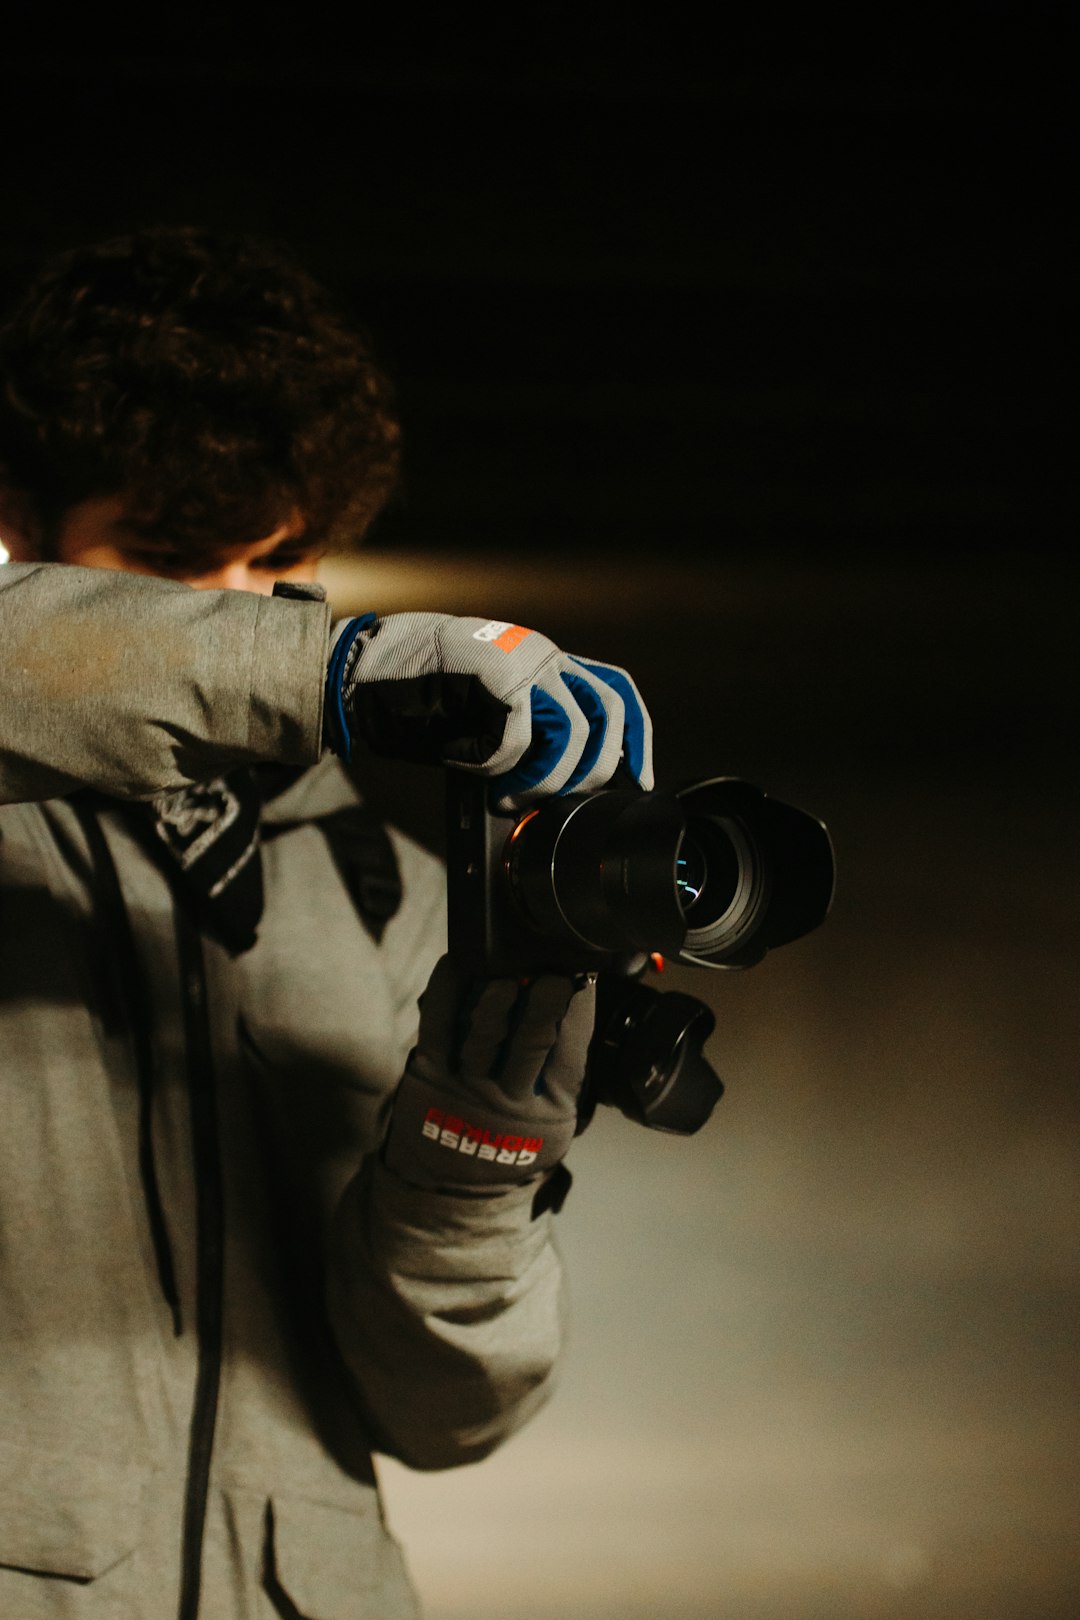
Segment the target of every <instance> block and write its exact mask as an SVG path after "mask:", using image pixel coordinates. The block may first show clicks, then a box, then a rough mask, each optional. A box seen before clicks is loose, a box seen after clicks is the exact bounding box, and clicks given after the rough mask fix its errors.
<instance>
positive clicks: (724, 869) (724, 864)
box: [675, 816, 739, 928]
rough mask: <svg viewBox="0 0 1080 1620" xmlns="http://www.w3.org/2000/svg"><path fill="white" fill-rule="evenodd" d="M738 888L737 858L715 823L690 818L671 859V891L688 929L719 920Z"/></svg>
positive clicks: (718, 825) (732, 846) (724, 834)
mask: <svg viewBox="0 0 1080 1620" xmlns="http://www.w3.org/2000/svg"><path fill="white" fill-rule="evenodd" d="M738 887H739V856H738V853H737V851H736V849H735V846H734V845H733V844H732V841H731V839H730V838H729V837H728V835H727V833H726V832H725V831H724V829H723V827H722V826H721V824H720V823H719V822H716V821H713V820H709V819H707V818H706V817H704V816H694V817H693V818H692V819H691V820H690V821H689V823H688V824H687V828H686V831H685V832H684V834H683V836H682V840H681V841H680V844H679V849H678V853H677V855H676V857H675V889H676V893H677V895H678V900H679V908H680V910H681V911H682V914H683V916H684V918H685V919H686V923H687V927H689V928H705V927H707V926H708V925H709V923H711V922H715V921H716V919H717V918H718V917H721V916H723V914H724V912H725V911H727V909H728V907H729V906H730V905H731V902H732V900H734V898H735V895H736V893H737V892H738Z"/></svg>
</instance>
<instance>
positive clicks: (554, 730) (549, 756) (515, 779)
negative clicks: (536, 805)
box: [494, 686, 572, 798]
mask: <svg viewBox="0 0 1080 1620" xmlns="http://www.w3.org/2000/svg"><path fill="white" fill-rule="evenodd" d="M529 706H530V710H531V714H532V742H531V743H530V744H529V746H528V748H527V749H526V751H525V754H524V755H523V757H522V758H521V759H520V760H519V762H518V763H517V764H516V765H515V766H514V769H513V770H512V771H507V772H506V773H505V775H503V776H497V777H495V778H494V783H495V786H496V788H497V789H498V792H499V795H500V797H502V798H509V797H510V796H511V795H512V794H517V793H527V792H528V790H529V789H530V788H534V787H535V786H536V784H537V782H542V781H543V780H544V778H545V777H546V776H548V775H550V773H551V771H552V770H553V769H554V767H555V766H556V765H557V764H558V762H559V760H560V759H561V758H562V756H563V754H564V753H565V752H566V745H567V743H568V742H569V741H570V732H571V729H572V728H571V722H570V716H569V714H568V713H567V712H566V710H565V709H564V708H563V706H562V704H561V703H559V702H558V700H557V699H556V698H554V697H552V695H551V693H550V692H545V691H544V689H543V687H541V686H534V687H533V688H532V691H531V692H530V694H529Z"/></svg>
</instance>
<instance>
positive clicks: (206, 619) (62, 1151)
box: [0, 565, 559, 1620]
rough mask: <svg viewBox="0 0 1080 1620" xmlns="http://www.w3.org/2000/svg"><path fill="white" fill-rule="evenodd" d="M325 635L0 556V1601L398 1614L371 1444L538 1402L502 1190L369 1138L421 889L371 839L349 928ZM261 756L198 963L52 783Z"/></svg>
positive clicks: (408, 1040) (534, 1248)
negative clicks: (241, 908)
mask: <svg viewBox="0 0 1080 1620" xmlns="http://www.w3.org/2000/svg"><path fill="white" fill-rule="evenodd" d="M328 633H329V610H328V609H327V607H326V606H325V605H324V604H319V603H310V602H296V601H289V600H281V599H267V598H263V597H257V596H252V595H248V594H245V593H241V592H231V591H223V592H197V591H191V590H189V589H187V588H186V587H184V586H176V585H171V584H169V583H167V582H163V581H160V580H153V579H144V578H141V577H138V576H131V575H125V574H115V573H107V572H99V571H88V570H82V569H76V568H68V567H62V566H51V567H50V566H38V565H27V566H15V565H7V566H5V567H3V568H0V804H2V805H3V808H0V1620H35V1617H42V1620H61V1617H63V1620H68V1617H71V1620H89V1617H91V1616H92V1617H94V1620H104V1617H106V1616H109V1617H112V1616H116V1617H119V1616H123V1617H124V1620H176V1617H177V1616H178V1615H183V1620H193V1617H194V1615H195V1613H196V1612H197V1613H198V1615H199V1616H200V1617H202V1620H256V1617H260V1620H261V1617H268V1616H281V1615H286V1616H290V1615H295V1614H300V1615H302V1616H306V1617H308V1620H345V1617H346V1616H350V1617H357V1620H360V1617H366V1616H371V1617H380V1620H398V1617H404V1616H412V1615H414V1614H415V1613H416V1605H415V1599H414V1597H413V1595H412V1593H411V1590H410V1588H409V1585H408V1581H407V1578H406V1576H405V1573H404V1569H403V1565H402V1560H401V1556H400V1553H399V1550H398V1548H397V1546H396V1544H395V1543H394V1542H393V1540H392V1539H391V1538H390V1537H389V1536H388V1535H387V1532H386V1530H385V1528H384V1526H383V1522H382V1516H381V1512H380V1505H379V1499H378V1493H377V1488H376V1482H375V1476H374V1471H373V1467H372V1461H371V1452H372V1449H373V1448H375V1449H379V1450H384V1451H387V1452H389V1453H392V1454H393V1455H396V1456H398V1457H400V1458H402V1459H403V1460H404V1461H405V1462H407V1463H409V1464H411V1465H412V1466H414V1467H418V1468H441V1467H446V1466H451V1465H454V1464H457V1463H462V1462H468V1461H470V1460H472V1459H475V1458H479V1457H481V1456H483V1455H485V1454H486V1453H487V1452H488V1451H490V1450H491V1449H492V1448H493V1447H494V1446H495V1445H497V1444H498V1443H499V1442H500V1441H501V1440H502V1439H504V1438H505V1436H506V1435H507V1434H508V1433H510V1432H511V1431H512V1430H513V1429H514V1428H515V1427H517V1426H518V1425H519V1424H520V1423H521V1422H523V1421H524V1420H525V1419H526V1418H527V1417H528V1416H529V1415H530V1414H531V1413H532V1412H533V1411H534V1410H535V1409H536V1407H537V1406H538V1405H539V1404H540V1402H541V1401H542V1399H543V1396H544V1388H545V1381H546V1379H547V1377H548V1374H549V1372H550V1368H551V1365H552V1362H553V1360H554V1357H555V1353H556V1349H557V1344H558V1337H559V1309H558V1266H557V1262H556V1259H555V1255H554V1252H553V1249H552V1246H551V1242H550V1233H549V1227H548V1217H547V1216H546V1215H540V1216H538V1217H536V1218H533V1214H532V1197H531V1191H530V1190H529V1189H524V1190H522V1191H521V1192H520V1193H514V1194H509V1195H506V1196H504V1197H495V1198H486V1199H454V1198H449V1197H443V1196H441V1195H438V1194H431V1193H422V1192H419V1191H417V1190H415V1189H413V1188H410V1187H407V1186H405V1185H404V1184H403V1183H400V1182H398V1181H396V1180H395V1179H394V1178H393V1177H391V1176H390V1175H389V1173H388V1172H387V1171H385V1170H384V1169H383V1168H382V1167H381V1165H380V1164H379V1163H378V1161H377V1160H376V1159H375V1158H373V1157H372V1150H373V1149H374V1148H375V1146H376V1145H377V1143H378V1141H379V1138H380V1133H381V1130H382V1126H383V1122H384V1118H385V1112H386V1107H387V1104H388V1100H389V1098H390V1096H391V1094H392V1091H393V1088H394V1086H395V1083H396V1081H397V1079H398V1077H399V1075H400V1072H401V1069H402V1065H403V1062H404V1059H405V1056H406V1054H407V1052H408V1050H409V1048H410V1046H411V1044H412V1041H413V1039H414V1035H415V1027H416V1001H417V997H418V995H419V993H420V991H421V990H422V988H423V985H424V983H425V981H426V979H427V976H428V973H429V971H430V969H431V967H432V965H433V963H434V961H435V959H436V957H437V956H438V954H439V953H440V951H441V949H442V948H443V939H444V928H445V920H444V910H443V907H444V901H443V893H444V886H443V879H442V871H441V868H440V867H439V865H438V863H437V862H436V861H435V860H434V859H433V858H432V857H431V856H430V855H428V854H427V853H426V852H424V851H423V850H421V849H420V848H418V847H417V846H416V845H415V844H413V843H411V842H410V841H409V840H408V839H406V838H405V837H403V836H402V835H400V834H397V833H393V834H392V840H393V847H394V851H395V854H396V857H397V862H398V867H399V871H400V875H401V878H402V883H403V898H402V903H401V905H400V907H399V909H398V911H397V913H396V914H395V915H394V916H393V917H392V919H391V920H390V921H389V923H388V924H387V925H386V927H385V930H384V931H383V933H382V935H381V938H380V939H379V940H378V941H376V939H375V938H374V937H373V935H372V933H371V932H369V930H368V929H367V928H366V927H365V926H364V923H363V920H362V918H361V917H360V916H358V913H357V910H356V908H355V907H354V905H353V903H352V901H351V900H350V898H349V896H348V894H347V893H346V891H345V889H344V887H343V885H342V883H341V881H340V878H339V876H338V872H337V870H336V868H335V865H334V860H333V857H332V853H331V849H330V845H329V844H328V841H327V839H326V837H325V836H324V835H323V831H322V830H320V824H321V823H323V822H324V820H325V818H326V817H328V816H330V815H333V814H334V813H335V812H338V811H340V810H341V809H342V808H343V807H346V806H349V805H352V804H355V803H357V797H358V796H357V794H356V791H355V789H354V787H353V786H352V784H351V782H350V780H349V779H348V777H347V776H346V775H345V773H344V772H343V771H342V770H341V769H340V767H339V766H338V764H337V762H336V761H335V760H333V759H332V758H330V757H329V756H326V757H323V758H321V759H320V751H321V740H320V739H321V704H322V686H323V677H324V671H325V661H326V648H327V640H328ZM255 761H279V762H285V763H291V764H294V765H298V766H309V767H311V768H310V769H308V770H307V771H306V772H304V773H302V774H301V775H300V776H299V777H298V779H297V780H296V781H295V782H294V784H293V785H292V786H291V787H289V788H287V789H286V791H285V792H283V793H282V794H281V795H280V796H279V797H278V798H276V799H273V800H272V801H271V802H270V803H269V805H268V806H267V808H266V810H265V812H264V844H263V862H264V876H265V884H266V906H265V911H264V915H263V920H262V923H261V926H260V930H259V939H258V943H257V944H256V945H255V946H254V948H253V949H251V950H250V951H248V952H247V953H245V954H243V955H240V956H238V957H235V958H234V957H232V956H230V955H229V954H228V952H226V951H225V950H224V949H223V948H222V947H220V946H217V945H215V943H214V942H213V940H211V939H205V940H203V941H202V942H201V957H202V962H201V964H200V962H199V960H198V957H199V950H198V946H196V947H194V950H195V955H194V956H193V955H192V949H193V948H192V946H191V943H190V937H189V936H190V934H191V930H190V928H186V927H185V926H179V927H178V921H177V917H176V915H175V907H174V901H173V897H172V890H171V889H170V886H169V883H168V880H167V878H166V876H165V875H164V873H163V870H162V867H161V865H160V862H159V861H158V860H157V859H156V858H155V857H154V855H153V853H152V851H151V850H150V849H149V847H148V845H147V843H146V841H145V840H143V839H142V838H140V836H139V835H138V832H137V829H136V827H135V826H134V824H133V823H134V818H133V817H132V815H131V814H130V812H129V811H128V810H126V809H125V807H124V806H123V804H122V803H114V804H113V805H111V806H109V805H104V806H102V805H101V804H100V801H98V807H97V809H96V811H95V814H94V825H96V827H98V828H100V832H101V835H102V837H103V840H104V846H103V847H104V851H105V852H106V854H105V855H103V847H102V845H101V843H100V841H98V843H97V844H95V839H94V838H93V837H91V836H89V835H88V832H87V814H86V810H85V807H84V808H82V809H80V804H82V803H83V799H84V796H83V795H82V794H81V793H80V792H79V790H80V789H82V788H85V787H90V788H92V789H96V790H97V791H98V793H100V794H105V795H107V796H109V798H110V799H112V800H114V801H123V800H125V799H135V798H139V797H146V796H149V795H151V794H154V793H156V792H159V791H161V790H163V789H166V788H173V787H178V786H182V785H184V784H185V783H190V782H192V781H202V780H206V779H208V778H210V777H213V776H214V775H216V774H217V773H219V772H221V771H223V770H226V769H229V768H231V767H234V766H236V765H238V764H241V763H244V762H255ZM433 791H437V784H436V783H435V781H434V780H433ZM103 861H105V864H106V866H107V867H108V868H111V870H112V871H113V872H114V873H115V874H116V877H117V878H118V880H119V881H118V891H119V892H118V893H117V892H116V890H115V889H114V890H113V891H112V892H111V893H110V892H106V891H107V890H108V884H107V883H105V881H104V876H103ZM117 908H119V910H118V909H117ZM124 917H126V919H127V921H126V924H124V922H123V919H124ZM124 927H126V928H127V929H128V935H127V940H128V946H129V948H130V949H131V950H132V951H133V952H134V957H135V962H136V965H137V977H139V978H140V979H141V983H142V989H141V995H142V997H143V1000H144V1003H145V1006H146V1008H147V1009H148V1010H149V1019H148V1021H147V1023H148V1027H149V1030H150V1050H149V1054H148V1052H147V1050H143V1051H142V1053H141V1054H140V1051H139V1039H140V1035H139V1031H138V1030H137V1029H133V1027H132V1018H131V1017H130V1016H129V1015H127V1014H129V1013H130V988H131V987H130V984H125V982H124V981H125V962H124V957H123V953H122V951H121V950H120V948H119V942H118V933H119V934H122V933H123V931H124ZM185 938H187V939H188V943H187V944H186V945H185V943H184V941H185ZM133 971H134V970H133ZM147 1071H149V1072H150V1074H151V1075H152V1088H151V1089H150V1091H149V1094H147V1091H146V1087H145V1084H144V1083H141V1082H140V1075H142V1076H143V1081H145V1075H146V1072H147ZM148 1180H152V1181H153V1183H154V1189H153V1193H154V1196H153V1198H151V1197H150V1196H149V1195H148ZM155 1216H156V1220H155ZM163 1255H167V1257H168V1261H169V1264H170V1265H171V1268H172V1272H173V1276H174V1281H175V1295H176V1309H175V1312H174V1311H173V1310H171V1309H170V1306H169V1304H168V1303H167V1301H166V1298H165V1295H164V1293H163V1284H162V1268H163ZM177 1329H179V1331H177ZM200 1588H201V1598H200V1599H199V1601H198V1602H197V1603H196V1595H197V1591H198V1590H199V1589H200ZM182 1594H183V1596H182ZM185 1604H186V1606H187V1612H186V1613H185V1611H184V1607H183V1605H185Z"/></svg>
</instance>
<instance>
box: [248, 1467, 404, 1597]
mask: <svg viewBox="0 0 1080 1620" xmlns="http://www.w3.org/2000/svg"><path fill="white" fill-rule="evenodd" d="M266 1571H267V1573H266V1589H267V1592H268V1594H269V1596H270V1597H271V1598H272V1599H273V1600H274V1602H275V1607H276V1611H277V1613H279V1614H281V1615H282V1616H285V1617H288V1620H292V1617H293V1616H294V1615H299V1616H300V1617H301V1620H419V1616H420V1609H419V1607H418V1605H417V1601H416V1597H415V1595H414V1593H413V1590H412V1587H411V1586H410V1584H409V1577H408V1575H407V1574H406V1572H405V1562H404V1559H403V1558H402V1556H401V1549H400V1547H399V1546H398V1544H397V1542H396V1541H395V1540H394V1538H393V1537H392V1536H391V1535H390V1533H389V1532H388V1531H387V1529H386V1528H385V1526H384V1525H383V1522H382V1516H381V1514H380V1512H379V1508H378V1499H377V1498H376V1497H375V1495H374V1493H372V1499H371V1506H370V1508H369V1509H367V1510H366V1511H364V1510H360V1511H356V1510H354V1509H349V1508H340V1507H329V1506H327V1505H326V1503H324V1502H313V1501H310V1500H308V1499H307V1498H306V1497H299V1496H288V1495H284V1494H282V1493H280V1492H276V1493H275V1494H274V1495H273V1496H272V1497H271V1498H270V1510H269V1547H268V1557H267V1561H266ZM283 1599H284V1601H282V1600H283Z"/></svg>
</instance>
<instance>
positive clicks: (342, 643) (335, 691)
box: [323, 613, 379, 765]
mask: <svg viewBox="0 0 1080 1620" xmlns="http://www.w3.org/2000/svg"><path fill="white" fill-rule="evenodd" d="M378 622H379V615H378V614H377V613H361V614H360V615H359V616H358V617H357V618H355V619H346V620H345V623H344V624H343V625H342V627H341V629H340V631H339V633H338V638H337V640H336V641H335V642H334V645H333V646H332V647H331V649H330V659H329V662H328V664H327V666H326V701H325V703H324V704H323V741H324V742H325V744H326V746H327V748H329V749H330V750H331V752H332V753H335V754H337V755H338V757H339V758H340V759H343V760H344V761H345V763H346V765H347V764H348V763H349V761H350V759H351V758H352V745H353V738H352V732H351V731H350V730H349V722H348V720H347V718H346V714H345V698H344V690H343V688H344V685H345V677H346V675H347V673H348V671H349V670H350V669H351V667H352V665H353V664H354V663H355V662H356V657H355V656H354V652H355V653H356V654H357V655H359V653H361V652H362V651H363V648H362V647H361V648H359V649H357V648H356V642H357V639H358V637H359V636H360V635H361V634H362V633H363V632H364V631H365V630H372V629H374V627H375V626H376V625H377V624H378Z"/></svg>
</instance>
